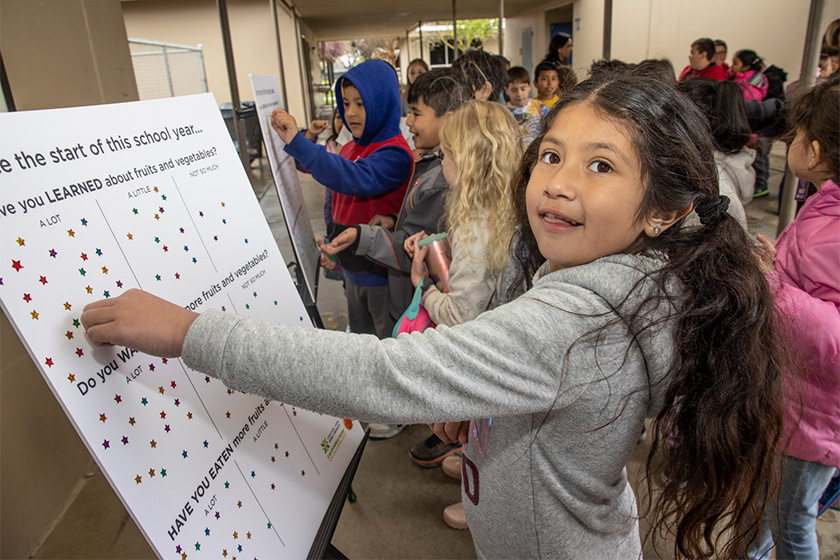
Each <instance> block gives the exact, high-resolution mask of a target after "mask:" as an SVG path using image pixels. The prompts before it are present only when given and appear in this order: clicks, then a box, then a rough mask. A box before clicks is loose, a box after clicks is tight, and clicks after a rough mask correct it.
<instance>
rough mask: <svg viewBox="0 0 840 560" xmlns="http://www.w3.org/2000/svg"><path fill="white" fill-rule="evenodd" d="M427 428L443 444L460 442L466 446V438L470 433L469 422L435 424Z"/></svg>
mask: <svg viewBox="0 0 840 560" xmlns="http://www.w3.org/2000/svg"><path fill="white" fill-rule="evenodd" d="M429 427H430V428H431V429H432V431H433V432H434V433H435V435H436V436H437V437H439V438H440V439H441V441H443V442H444V443H456V442H461V443H462V444H464V445H466V444H467V438H468V437H469V433H470V421H469V420H464V421H463V422H441V423H437V424H429Z"/></svg>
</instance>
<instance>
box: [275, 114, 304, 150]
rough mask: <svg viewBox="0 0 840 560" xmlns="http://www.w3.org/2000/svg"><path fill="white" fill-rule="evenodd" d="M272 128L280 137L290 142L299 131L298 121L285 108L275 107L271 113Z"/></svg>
mask: <svg viewBox="0 0 840 560" xmlns="http://www.w3.org/2000/svg"><path fill="white" fill-rule="evenodd" d="M271 128H273V129H274V130H275V131H276V132H277V135H278V136H280V139H281V140H282V141H283V142H285V143H286V144H288V143H289V142H291V141H292V139H293V138H294V137H295V134H297V132H298V127H297V121H296V120H295V118H294V117H293V116H292V115H290V114H289V113H287V112H286V111H284V110H283V109H275V110H274V111H273V112H272V113H271Z"/></svg>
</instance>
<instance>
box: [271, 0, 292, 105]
mask: <svg viewBox="0 0 840 560" xmlns="http://www.w3.org/2000/svg"><path fill="white" fill-rule="evenodd" d="M268 1H269V2H270V3H271V16H272V18H273V19H274V38H275V39H276V40H277V60H278V61H280V91H281V92H282V93H283V108H284V109H287V110H288V108H289V102H288V101H287V99H288V97H286V71H285V70H284V69H283V45H282V44H281V42H280V22H278V21H277V15H278V14H277V0H268Z"/></svg>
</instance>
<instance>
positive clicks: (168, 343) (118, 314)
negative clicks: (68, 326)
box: [81, 289, 198, 358]
mask: <svg viewBox="0 0 840 560" xmlns="http://www.w3.org/2000/svg"><path fill="white" fill-rule="evenodd" d="M197 318H198V313H194V312H192V311H190V310H189V309H184V308H183V307H180V306H178V305H175V304H174V303H169V302H168V301H166V300H164V299H161V298H159V297H157V296H153V295H152V294H150V293H148V292H143V291H140V290H136V289H131V290H128V291H127V292H125V293H124V294H122V295H120V296H119V297H115V298H111V299H103V300H99V301H95V302H93V303H91V304H88V305H86V306H85V308H84V310H83V311H82V317H81V320H82V325H83V326H84V327H85V332H86V333H87V337H88V340H89V341H90V342H91V343H92V344H93V345H94V346H128V347H129V348H133V349H134V350H139V351H140V352H144V353H146V354H151V355H153V356H160V357H163V358H177V357H178V356H180V355H181V349H182V347H183V346H184V339H185V338H186V336H187V331H188V330H190V325H192V324H193V321H195V320H196V319H197Z"/></svg>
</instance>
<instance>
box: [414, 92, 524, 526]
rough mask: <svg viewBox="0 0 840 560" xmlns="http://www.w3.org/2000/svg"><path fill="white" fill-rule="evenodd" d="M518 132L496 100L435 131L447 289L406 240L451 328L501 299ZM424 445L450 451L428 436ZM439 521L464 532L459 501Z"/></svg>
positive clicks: (417, 275) (429, 304)
mask: <svg viewBox="0 0 840 560" xmlns="http://www.w3.org/2000/svg"><path fill="white" fill-rule="evenodd" d="M522 145H523V144H522V135H521V133H520V131H519V127H518V125H517V124H516V121H515V120H514V118H513V116H512V115H511V114H510V111H507V110H505V108H504V107H503V106H502V105H500V104H498V103H491V102H488V101H471V102H469V103H467V104H465V105H464V106H463V107H461V108H460V109H458V111H456V112H455V113H453V114H451V115H449V116H447V117H446V120H444V124H443V127H442V128H441V131H440V146H441V151H442V153H443V174H444V176H445V177H446V181H447V182H448V183H449V189H450V190H449V196H448V197H447V199H446V208H445V211H444V219H443V222H444V224H445V225H446V232H447V234H448V239H449V241H450V244H451V253H452V261H451V263H450V265H449V291H448V292H447V293H443V292H441V291H439V290H438V289H437V288H436V287H435V286H434V285H432V284H431V283H430V282H425V281H426V278H427V276H428V273H427V270H426V265H425V263H424V259H425V258H426V254H427V253H428V250H429V249H428V247H422V248H420V249H419V250H418V249H417V245H416V244H417V241H419V240H420V239H422V238H424V237H426V234H425V232H420V233H418V234H416V235H413V236H411V237H409V238H408V239H407V240H406V241H405V250H406V252H407V253H408V254H409V255H413V256H414V264H413V266H412V271H411V281H412V283H413V284H414V285H415V286H417V285H419V284H421V283H424V282H425V283H424V285H428V286H429V287H428V288H426V290H425V293H424V294H423V299H422V300H421V303H422V304H423V306H424V307H425V308H426V310H427V311H428V312H429V317H431V319H432V320H433V321H434V322H435V323H437V324H439V325H448V326H450V327H451V326H455V325H458V324H460V323H464V322H466V321H470V320H472V319H474V318H475V317H477V316H478V315H479V314H481V313H483V312H484V311H486V310H488V309H491V308H493V307H496V306H497V305H498V304H499V303H500V302H501V300H502V298H504V294H503V293H502V290H501V288H500V281H501V273H502V270H503V268H504V267H505V263H506V261H507V260H508V254H509V250H510V242H511V238H512V236H513V233H514V229H515V227H516V221H515V220H516V212H515V209H514V197H513V192H512V189H513V187H512V179H513V176H514V174H515V173H516V168H517V166H518V165H519V159H520V157H521V156H522ZM422 445H424V446H426V447H428V448H430V449H438V448H440V449H442V451H441V452H440V453H438V455H442V454H443V453H454V452H456V451H457V449H458V448H459V447H460V444H458V442H453V443H452V444H450V445H449V446H447V445H446V444H445V443H443V442H441V440H440V438H438V436H436V435H432V436H430V437H429V438H427V439H426V440H425V441H424V442H423V443H422ZM443 519H444V521H445V522H446V523H447V524H448V525H449V526H450V527H452V528H453V529H466V528H467V525H466V520H465V518H464V509H463V505H462V504H461V503H460V502H459V503H457V504H454V505H452V506H449V507H447V508H446V509H445V510H444V513H443Z"/></svg>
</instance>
